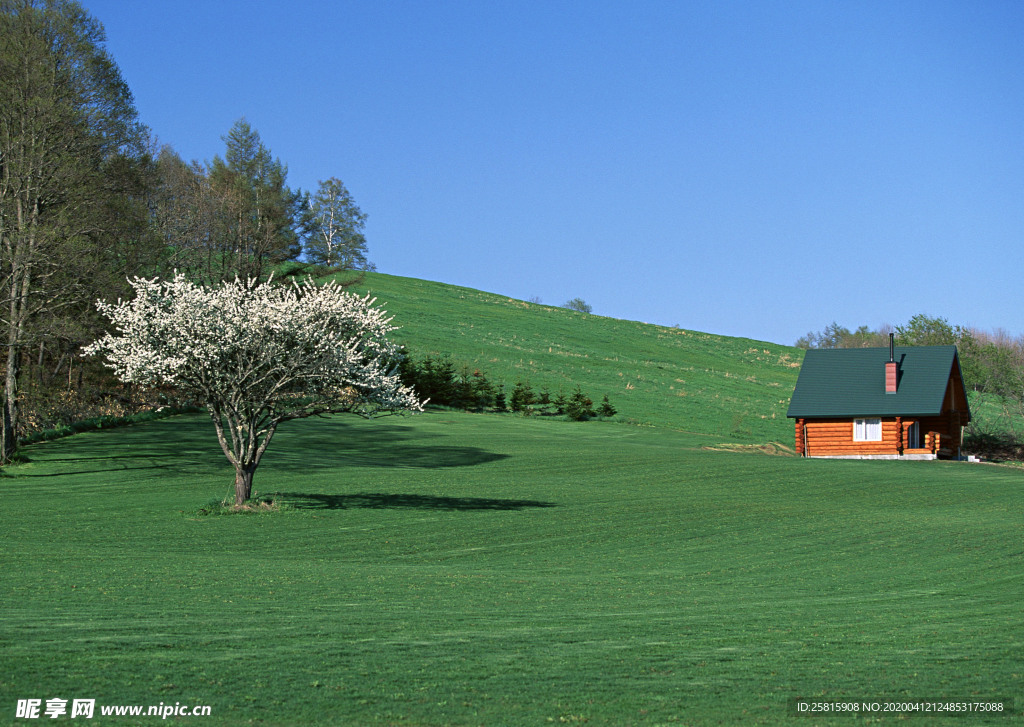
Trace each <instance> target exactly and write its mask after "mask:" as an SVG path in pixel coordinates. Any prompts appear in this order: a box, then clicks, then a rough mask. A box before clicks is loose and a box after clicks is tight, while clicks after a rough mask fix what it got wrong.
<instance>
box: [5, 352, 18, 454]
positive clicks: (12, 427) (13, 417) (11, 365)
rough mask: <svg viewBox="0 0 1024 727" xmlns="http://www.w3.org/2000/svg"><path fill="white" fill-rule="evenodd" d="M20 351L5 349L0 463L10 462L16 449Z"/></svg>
mask: <svg viewBox="0 0 1024 727" xmlns="http://www.w3.org/2000/svg"><path fill="white" fill-rule="evenodd" d="M20 358H21V351H20V349H18V348H16V347H15V346H14V345H9V346H8V349H7V375H6V377H5V378H4V401H3V413H2V427H3V432H2V437H0V462H2V463H4V464H6V463H7V462H10V461H11V457H13V456H14V452H15V450H16V449H17V448H18V433H17V428H18V364H19V363H20Z"/></svg>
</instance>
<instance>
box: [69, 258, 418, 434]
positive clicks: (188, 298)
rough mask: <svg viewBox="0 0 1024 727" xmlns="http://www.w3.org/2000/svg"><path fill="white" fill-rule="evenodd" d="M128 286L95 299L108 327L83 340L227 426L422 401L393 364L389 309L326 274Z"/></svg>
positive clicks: (124, 374) (123, 372)
mask: <svg viewBox="0 0 1024 727" xmlns="http://www.w3.org/2000/svg"><path fill="white" fill-rule="evenodd" d="M131 284H132V287H133V288H134V289H135V292H136V296H135V298H133V299H132V300H128V301H124V300H119V301H118V302H117V303H104V302H102V301H100V302H99V303H98V304H97V305H98V308H99V310H100V312H101V313H103V314H104V315H105V316H106V317H107V318H109V319H110V321H111V323H112V324H113V326H114V328H115V329H116V330H115V332H113V333H107V334H106V335H105V336H103V337H102V338H100V339H99V340H98V341H96V342H94V343H92V344H91V345H89V346H87V347H86V348H85V352H86V353H87V354H89V355H97V354H100V355H103V356H105V357H106V359H107V365H108V366H109V367H110V368H112V369H113V370H114V372H115V373H116V374H117V376H118V377H119V378H121V379H122V380H123V381H126V382H134V383H138V384H142V385H144V386H159V385H164V384H167V385H171V386H174V387H176V388H178V389H179V390H180V391H181V392H182V393H184V394H188V395H191V396H194V397H196V398H198V399H199V400H200V401H202V402H203V403H205V404H206V405H207V407H208V408H209V409H210V413H211V415H214V414H217V415H218V416H219V415H224V416H225V417H227V418H228V419H229V420H234V422H235V424H236V426H237V425H238V424H243V426H244V425H246V424H248V425H257V424H258V423H260V424H263V425H266V424H267V423H272V424H271V426H276V423H278V422H281V421H285V420H287V419H294V418H298V417H302V416H310V415H312V414H321V413H327V412H334V411H351V412H355V413H358V414H362V415H364V416H370V415H372V414H374V413H378V412H382V411H402V410H420V409H422V402H420V401H419V400H418V399H417V397H416V395H415V393H414V392H413V391H412V390H411V389H409V388H408V387H405V386H402V384H401V382H400V380H399V378H398V376H397V373H396V372H395V370H394V367H395V364H396V363H397V361H398V360H399V355H400V354H399V350H398V347H397V346H396V345H395V344H394V343H393V342H391V341H390V340H388V338H387V334H388V333H389V332H391V331H392V330H394V327H393V326H391V325H390V323H391V318H389V317H387V314H386V312H385V311H384V310H382V309H381V308H378V307H375V305H374V303H375V299H372V298H370V297H369V296H366V297H359V296H356V295H353V294H350V293H347V292H345V291H344V290H342V289H341V288H340V287H339V286H337V285H336V284H335V283H333V282H331V283H328V284H326V285H323V286H319V285H316V284H314V283H312V282H311V281H306V282H303V283H301V284H300V283H293V284H291V285H283V284H278V285H275V284H272V283H270V282H267V283H257V282H255V281H252V280H250V281H239V280H236V281H235V282H233V283H224V284H222V285H220V286H217V287H212V288H208V287H204V286H200V285H196V284H194V283H191V282H189V281H188V280H187V279H185V278H184V277H183V276H181V275H176V276H175V277H174V279H173V280H170V281H163V280H159V279H156V278H154V279H152V280H147V279H144V278H136V279H134V280H133V281H131ZM246 428H249V427H248V426H246Z"/></svg>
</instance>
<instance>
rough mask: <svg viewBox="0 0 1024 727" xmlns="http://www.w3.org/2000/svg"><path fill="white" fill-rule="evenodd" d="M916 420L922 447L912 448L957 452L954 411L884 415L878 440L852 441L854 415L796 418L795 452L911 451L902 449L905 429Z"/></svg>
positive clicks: (816, 454) (810, 454)
mask: <svg viewBox="0 0 1024 727" xmlns="http://www.w3.org/2000/svg"><path fill="white" fill-rule="evenodd" d="M858 418H860V417H858ZM869 418H870V417H869ZM915 421H917V422H918V423H919V425H920V432H921V447H920V448H919V449H915V450H912V451H913V452H918V453H920V452H925V451H930V452H932V453H935V452H936V451H938V450H940V449H941V450H944V451H945V452H946V453H949V454H952V455H955V454H956V453H957V450H958V449H959V447H960V444H961V442H960V432H961V428H960V418H959V415H958V413H957V412H946V413H944V414H942V415H940V416H935V417H918V418H910V417H889V418H885V417H883V418H882V439H881V441H878V442H855V441H853V418H849V419H841V418H835V419H798V420H797V421H796V427H795V432H794V434H795V439H796V449H797V453H798V454H802V455H804V456H808V457H825V456H830V455H832V456H834V455H852V454H864V455H872V454H874V455H882V454H887V455H892V454H902V453H906V452H910V451H911V450H907V449H905V448H906V445H907V444H908V442H907V434H906V432H907V429H908V428H909V427H910V425H911V424H913V423H914V422H915Z"/></svg>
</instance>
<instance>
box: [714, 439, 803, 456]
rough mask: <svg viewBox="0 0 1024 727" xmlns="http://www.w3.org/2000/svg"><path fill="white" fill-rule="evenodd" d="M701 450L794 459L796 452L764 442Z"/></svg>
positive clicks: (728, 443)
mask: <svg viewBox="0 0 1024 727" xmlns="http://www.w3.org/2000/svg"><path fill="white" fill-rule="evenodd" d="M703 449H710V450H711V451H713V452H745V453H747V454H767V455H771V456H772V457H795V456H796V451H795V450H794V449H793V448H792V447H787V446H786V445H785V444H781V443H779V442H766V443H764V444H734V443H731V442H726V443H724V444H714V445H711V446H708V447H703Z"/></svg>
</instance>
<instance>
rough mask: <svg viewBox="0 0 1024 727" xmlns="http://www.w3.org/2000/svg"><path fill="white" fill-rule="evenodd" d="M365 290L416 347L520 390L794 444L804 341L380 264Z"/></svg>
mask: <svg viewBox="0 0 1024 727" xmlns="http://www.w3.org/2000/svg"><path fill="white" fill-rule="evenodd" d="M358 290H359V291H360V292H367V291H368V292H370V293H372V294H373V295H375V296H377V297H378V303H380V304H382V305H384V306H385V307H386V308H387V310H388V312H389V313H390V314H391V315H393V316H394V317H395V318H394V323H395V325H398V326H400V329H399V330H398V331H397V333H396V334H395V335H396V338H397V339H398V340H399V341H401V342H403V343H405V344H406V345H407V346H408V347H409V349H410V352H411V353H412V354H413V355H414V356H424V355H426V354H432V355H437V354H444V353H448V354H451V355H452V357H453V358H454V359H455V360H456V361H459V362H463V363H466V364H468V365H470V366H472V367H476V368H479V369H481V370H483V371H485V372H487V373H488V374H489V375H491V376H492V377H493V378H496V379H497V380H499V381H504V382H505V384H506V386H507V388H508V390H509V391H511V387H512V386H513V385H514V384H515V382H516V380H517V379H519V378H523V379H528V380H529V381H530V382H531V384H532V385H533V388H534V389H535V390H537V391H539V390H540V389H542V388H547V389H548V390H549V391H550V392H551V394H552V395H555V394H557V393H558V392H559V391H560V390H561V391H563V392H564V393H566V394H569V393H571V392H572V390H573V388H574V386H575V385H576V384H580V385H581V386H582V387H583V389H584V390H585V391H586V392H587V393H589V394H590V395H591V397H592V398H593V399H594V400H595V401H599V400H600V399H601V397H602V396H604V395H608V396H609V398H610V399H611V401H612V403H613V404H614V405H615V407H616V408H617V409H618V410H619V419H620V420H623V421H632V422H635V423H642V424H655V425H658V426H669V427H673V428H676V429H681V430H685V431H690V432H697V433H702V434H714V435H716V436H718V437H720V438H722V439H730V440H737V441H746V442H769V441H780V442H784V443H789V444H792V440H793V425H792V422H791V421H790V420H788V419H786V409H787V408H788V407H789V398H790V396H791V394H792V393H793V386H794V385H795V384H796V378H797V375H798V374H799V371H800V369H799V367H800V362H801V361H802V360H803V352H802V351H801V350H799V349H796V348H792V347H789V346H779V345H777V344H772V343H765V342H763V341H753V340H749V339H743V338H727V337H724V336H716V335H712V334H708V333H700V332H697V331H689V330H685V329H684V328H666V327H663V326H652V325H647V324H644V323H638V322H635V321H623V320H617V319H614V318H606V317H602V316H597V315H587V314H583V313H578V312H576V311H571V310H567V309H564V308H558V307H554V306H545V305H537V304H534V303H527V302H524V301H520V300H514V299H511V298H506V297H502V296H498V295H493V294H491V293H484V292H481V291H478V290H472V289H470V288H459V287H455V286H450V285H443V284H441V283H434V282H430V281H425V280H417V279H414V278H401V277H396V276H392V275H383V274H379V273H367V275H366V278H365V281H364V283H363V284H362V285H361V286H360V287H359V288H358ZM680 319H681V322H682V323H683V324H684V325H685V321H686V317H685V312H681V314H680Z"/></svg>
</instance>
